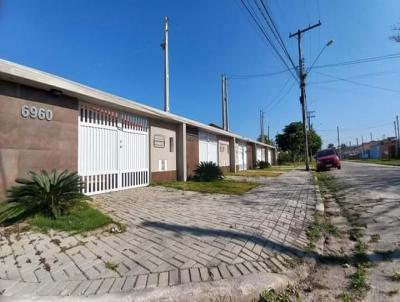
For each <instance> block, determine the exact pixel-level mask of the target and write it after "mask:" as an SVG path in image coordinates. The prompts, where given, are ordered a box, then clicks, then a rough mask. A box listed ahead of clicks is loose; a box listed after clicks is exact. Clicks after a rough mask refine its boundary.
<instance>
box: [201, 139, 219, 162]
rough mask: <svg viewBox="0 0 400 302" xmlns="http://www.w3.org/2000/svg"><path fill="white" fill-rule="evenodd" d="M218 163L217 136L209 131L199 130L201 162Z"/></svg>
mask: <svg viewBox="0 0 400 302" xmlns="http://www.w3.org/2000/svg"><path fill="white" fill-rule="evenodd" d="M209 161H211V162H213V163H215V164H218V140H217V136H216V135H214V134H211V133H207V132H202V131H200V132H199V162H209Z"/></svg>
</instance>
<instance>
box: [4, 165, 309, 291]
mask: <svg viewBox="0 0 400 302" xmlns="http://www.w3.org/2000/svg"><path fill="white" fill-rule="evenodd" d="M259 181H261V182H262V183H263V184H262V186H260V187H258V188H257V189H254V190H252V191H251V192H250V193H247V194H245V195H242V196H234V197H233V196H226V195H219V194H200V193H194V192H183V191H176V190H172V189H166V188H163V187H146V188H140V189H133V190H127V191H120V192H114V193H109V194H103V195H99V196H96V198H95V201H96V202H97V204H98V205H99V207H101V208H102V209H104V210H106V211H107V212H109V213H110V214H111V215H112V216H113V217H114V218H115V219H117V220H120V221H122V222H124V223H126V224H127V230H126V232H124V233H121V234H110V233H108V232H103V233H99V232H97V233H94V234H90V235H88V236H81V235H75V236H69V235H67V234H60V233H52V234H39V233H34V232H31V231H30V232H27V233H23V234H20V235H15V234H14V235H12V236H10V237H8V238H6V237H4V236H3V237H1V239H0V292H1V293H2V294H3V295H4V296H14V295H36V296H68V295H74V296H75V295H85V296H89V295H101V294H106V293H118V292H126V291H132V290H140V289H145V288H155V287H166V286H173V285H178V284H188V283H193V282H204V281H214V280H221V279H231V278H235V277H240V276H243V275H247V274H253V273H259V272H277V273H279V272H283V271H286V270H287V269H289V268H292V267H293V266H294V265H295V263H296V261H297V259H298V258H297V256H296V255H301V254H302V253H303V251H304V249H305V248H306V245H307V239H306V236H305V228H306V224H307V221H308V220H309V219H310V217H311V214H312V213H313V212H314V211H315V200H316V198H315V188H314V185H313V184H312V182H311V176H310V174H306V173H305V172H302V171H293V172H289V173H287V174H284V175H282V176H280V177H278V178H275V179H259ZM114 265H115V269H114V268H113V266H114Z"/></svg>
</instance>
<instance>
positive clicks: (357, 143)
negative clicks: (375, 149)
mask: <svg viewBox="0 0 400 302" xmlns="http://www.w3.org/2000/svg"><path fill="white" fill-rule="evenodd" d="M356 142H357V147H358V137H356Z"/></svg>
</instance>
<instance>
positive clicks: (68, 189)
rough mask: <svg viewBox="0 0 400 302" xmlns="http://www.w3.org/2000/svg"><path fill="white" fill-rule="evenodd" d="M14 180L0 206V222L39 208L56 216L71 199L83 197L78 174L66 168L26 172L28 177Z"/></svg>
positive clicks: (23, 215) (38, 210)
mask: <svg viewBox="0 0 400 302" xmlns="http://www.w3.org/2000/svg"><path fill="white" fill-rule="evenodd" d="M16 182H17V185H15V186H14V187H12V188H11V189H9V190H8V200H7V202H6V203H4V204H2V205H1V206H0V224H3V223H10V222H13V221H16V220H19V219H21V218H23V217H26V216H28V215H32V214H35V213H38V212H40V213H43V214H45V215H48V216H50V217H52V218H54V219H56V218H57V217H59V216H61V215H63V214H64V213H65V211H66V210H67V209H68V207H70V206H71V204H73V202H74V201H77V200H79V199H83V198H85V196H84V195H83V194H82V193H81V189H82V183H81V180H80V178H79V176H78V174H77V173H76V172H69V171H68V170H64V171H62V172H59V171H56V170H52V171H51V172H47V171H44V170H42V171H41V172H40V173H36V172H29V178H20V179H17V180H16Z"/></svg>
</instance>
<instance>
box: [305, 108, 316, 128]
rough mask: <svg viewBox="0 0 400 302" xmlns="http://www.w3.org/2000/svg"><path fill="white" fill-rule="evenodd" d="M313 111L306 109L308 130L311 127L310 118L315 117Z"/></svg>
mask: <svg viewBox="0 0 400 302" xmlns="http://www.w3.org/2000/svg"><path fill="white" fill-rule="evenodd" d="M313 113H315V111H307V120H308V130H311V129H312V128H313V127H312V124H311V119H312V118H315V114H313Z"/></svg>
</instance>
